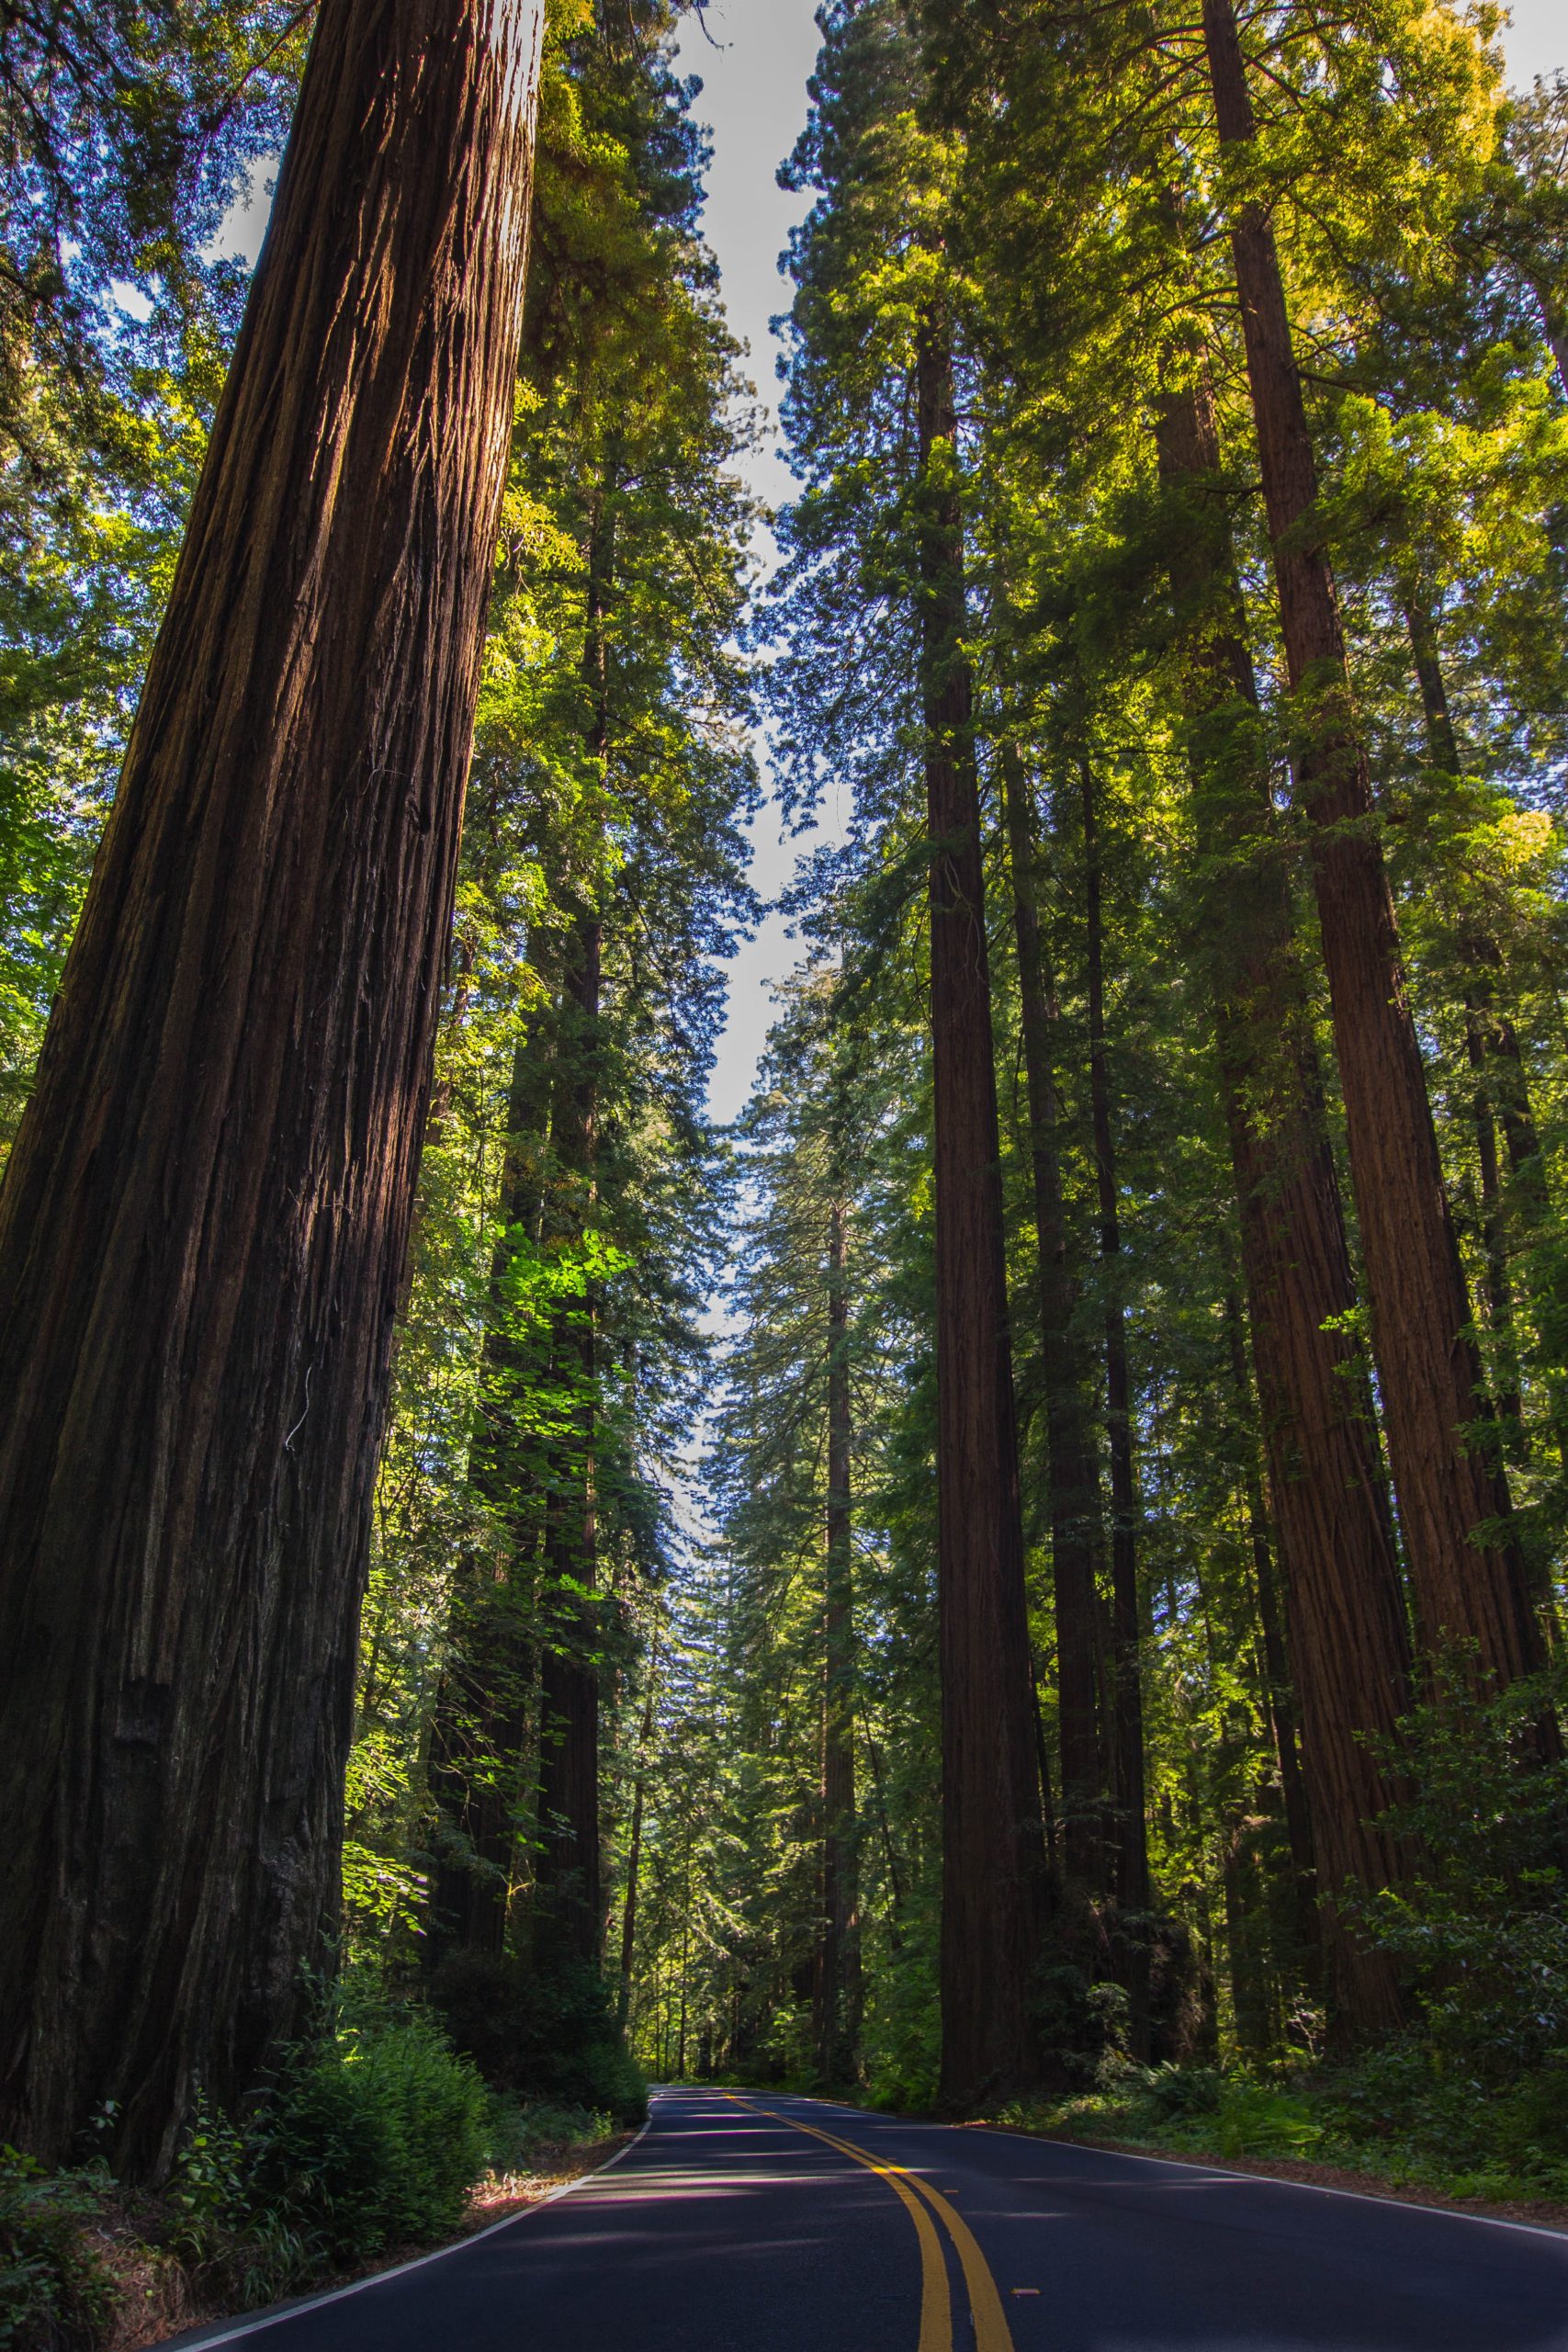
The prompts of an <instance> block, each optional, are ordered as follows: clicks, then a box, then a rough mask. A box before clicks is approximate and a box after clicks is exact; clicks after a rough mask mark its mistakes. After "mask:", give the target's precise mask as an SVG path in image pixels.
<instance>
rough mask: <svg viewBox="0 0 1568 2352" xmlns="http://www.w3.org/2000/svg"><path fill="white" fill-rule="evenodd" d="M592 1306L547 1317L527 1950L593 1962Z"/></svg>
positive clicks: (574, 1083)
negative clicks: (547, 1444)
mask: <svg viewBox="0 0 1568 2352" xmlns="http://www.w3.org/2000/svg"><path fill="white" fill-rule="evenodd" d="M603 955H604V926H603V924H602V922H601V921H600V919H599V916H598V914H597V912H596V911H588V912H584V913H583V914H582V915H581V917H580V919H579V922H578V923H577V926H576V933H575V936H574V940H573V949H572V956H571V960H570V967H569V973H568V982H567V987H568V997H569V1001H570V1023H569V1040H568V1044H567V1048H566V1054H565V1067H564V1069H563V1070H562V1073H561V1081H560V1085H559V1088H558V1094H557V1102H556V1115H555V1121H554V1126H553V1130H552V1138H553V1141H554V1145H555V1159H556V1164H557V1167H558V1170H561V1171H562V1172H563V1173H565V1174H567V1175H568V1176H570V1177H575V1178H576V1179H577V1181H578V1184H579V1187H580V1196H579V1200H578V1203H577V1204H576V1206H575V1207H574V1209H573V1212H572V1215H573V1221H574V1223H576V1222H577V1221H578V1220H579V1218H580V1217H581V1216H583V1215H586V1214H587V1213H588V1209H587V1204H589V1203H590V1202H591V1201H592V1193H593V1171H594V1165H595V1156H596V1150H597V1128H598V1099H599V1081H598V1061H599V1043H598V1030H599V1020H600V997H601V989H602V972H603ZM595 1321H596V1307H595V1302H594V1299H593V1296H592V1290H591V1289H590V1291H589V1292H588V1293H587V1294H585V1295H584V1296H583V1297H582V1298H581V1300H580V1301H578V1302H576V1303H575V1304H574V1305H573V1306H571V1307H570V1308H567V1309H565V1310H564V1311H563V1312H562V1314H561V1315H560V1317H558V1331H557V1346H556V1376H557V1378H558V1379H563V1378H564V1379H565V1380H566V1381H568V1382H570V1385H572V1386H573V1387H574V1388H575V1390H576V1395H577V1401H576V1404H575V1407H574V1408H573V1411H572V1413H571V1416H570V1421H571V1427H570V1433H569V1435H568V1437H567V1438H566V1440H565V1442H564V1444H563V1447H562V1451H561V1456H560V1459H559V1462H558V1465H557V1470H556V1474H555V1479H554V1484H555V1492H554V1494H553V1495H552V1496H551V1498H550V1501H549V1504H548V1507H547V1517H546V1538H545V1575H546V1592H545V1608H546V1611H547V1619H548V1621H549V1622H548V1623H547V1632H546V1635H545V1641H544V1646H543V1651H542V1655H541V1658H540V1666H539V1787H538V1824H537V1829H536V1859H535V1907H536V1920H535V1948H536V1951H537V1952H539V1953H540V1954H541V1955H542V1954H543V1952H544V1951H546V1950H548V1951H550V1952H552V1953H557V1954H561V1955H564V1956H568V1957H570V1958H574V1959H579V1960H588V1961H596V1960H597V1959H598V1958H599V1957H600V1954H601V1950H602V1946H603V1942H604V1918H603V1897H602V1868H601V1846H600V1825H599V1668H598V1663H597V1657H596V1652H597V1646H598V1612H597V1606H596V1603H595V1600H594V1592H595V1588H596V1586H597V1583H598V1574H599V1521H598V1498H597V1494H596V1490H595V1469H594V1446H595V1430H594V1422H595V1410H594V1383H595V1375H596V1370H597V1353H598V1351H597V1344H596V1336H595V1329H594V1327H595Z"/></svg>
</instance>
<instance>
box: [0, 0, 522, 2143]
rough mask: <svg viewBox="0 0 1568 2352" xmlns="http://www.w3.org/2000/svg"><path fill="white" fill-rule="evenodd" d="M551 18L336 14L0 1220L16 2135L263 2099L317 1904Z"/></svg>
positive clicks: (487, 563)
mask: <svg viewBox="0 0 1568 2352" xmlns="http://www.w3.org/2000/svg"><path fill="white" fill-rule="evenodd" d="M541 13H542V12H541V9H540V7H539V6H538V5H536V0H480V4H479V5H478V6H475V5H473V0H324V5H323V7H322V11H321V17H320V20H319V23H318V25H317V28H316V34H315V39H314V41H313V43H312V47H311V51H310V61H309V63H308V66H307V70H306V74H305V79H304V85H303V88H302V91H301V94H300V99H299V111H298V115H297V118H296V121H295V126H294V130H293V133H292V136H291V138H290V141H289V145H288V153H287V154H286V156H285V159H284V163H283V166H282V170H281V173H280V176H279V184H278V191H277V199H276V207H275V209H274V215H273V220H272V226H271V229H270V232H269V234H268V237H267V242H266V245H265V250H264V253H263V255H262V259H261V263H260V266H259V267H258V269H257V272H256V277H255V281H254V287H253V289H252V293H251V297H250V301H249V304H248V307H247V311H246V314H245V320H244V323H243V328H242V332H241V335H240V339H239V343H238V345H237V348H236V351H235V355H234V360H233V365H232V367H231V371H230V377H229V381H228V384H227V387H226V389H225V391H224V394H223V398H222V401H221V402H220V409H219V413H218V416H217V420H216V423H215V425H214V429H213V435H212V441H211V446H210V448H209V454H208V458H207V462H206V465H205V468H204V469H203V473H202V478H201V481H200V484H199V486H198V489H197V496H196V500H195V503H194V506H193V510H192V515H191V521H190V526H189V530H188V533H187V536H186V545H185V548H184V551H183V553H182V556H181V560H180V563H179V566H178V570H177V572H176V576H175V583H174V587H173V592H172V594H171V598H170V603H169V608H168V613H167V616H166V618H165V620H164V627H163V629H162V631H161V633H160V636H159V639H158V643H157V646H156V648H155V650H154V652H153V656H152V664H151V668H150V670H149V673H148V677H147V683H146V686H145V690H144V692H143V695H142V698H141V708H140V711H139V713H138V716H137V719H136V724H135V728H134V729H133V733H132V738H131V741H130V749H129V752H128V754H127V759H126V764H125V770H124V774H123V776H122V779H121V784H120V789H119V794H118V799H117V801H116V804H115V808H114V811H113V814H112V816H111V819H110V821H109V825H108V829H107V833H106V836H105V840H104V842H103V845H102V848H101V850H100V853H99V856H98V860H97V864H96V870H95V873H94V876H93V882H92V887H91V889H90V891H89V893H88V898H87V902H86V906H85V911H84V914H83V918H82V922H81V925H80V927H79V930H78V933H77V936H76V940H75V942H74V944H73V949H72V952H71V956H70V959H69V962H68V965H67V967H66V972H65V976H64V980H63V984H62V990H61V995H60V1000H59V1002H58V1004H57V1005H56V1008H55V1011H54V1014H53V1017H52V1019H51V1024H50V1029H49V1034H48V1037H47V1039H46V1043H45V1046H44V1051H43V1056H42V1059H41V1063H40V1066H39V1078H38V1085H37V1089H36V1091H35V1094H34V1097H33V1100H32V1102H31V1103H30V1104H29V1106H28V1112H27V1114H26V1117H25V1119H24V1122H23V1125H22V1128H21V1132H20V1134H19V1136H18V1138H17V1145H16V1148H15V1151H14V1153H13V1156H12V1159H11V1163H10V1167H9V1169H8V1170H7V1173H6V1184H5V1189H4V1193H3V1194H0V1333H3V1335H4V1336H3V1338H0V1395H3V1396H4V1397H5V1399H6V1405H5V1408H4V1410H5V1419H4V1422H3V1423H0V1522H3V1524H4V1526H5V1530H6V1537H5V1544H6V1549H5V1556H4V1572H3V1580H0V1754H3V1755H4V1758H5V1766H4V1774H5V1777H4V1782H3V1786H4V1792H5V1799H6V1817H7V1820H8V1822H9V1823H10V1825H11V1827H10V1832H9V1834H8V1836H7V1838H6V1847H5V1852H4V1857H3V1859H0V1921H3V1925H0V2136H4V2137H6V2138H11V2139H15V2140H17V2141H19V2142H20V2143H22V2144H23V2145H25V2146H27V2147H28V2148H30V2149H33V2150H35V2151H36V2152H37V2153H38V2154H40V2155H42V2156H45V2157H57V2156H59V2155H61V2154H63V2153H64V2152H65V2150H66V2149H67V2148H68V2146H69V2144H70V2143H71V2141H72V2139H73V2135H74V2133H75V2131H77V2130H78V2129H79V2127H80V2126H81V2125H82V2124H83V2123H84V2122H85V2120H86V2118H87V2116H88V2114H89V2112H90V2111H91V2110H92V2109H94V2108H96V2107H97V2106H98V2105H99V2103H100V2102H102V2101H104V2100H105V2099H107V2098H113V2099H115V2100H117V2101H118V2102H119V2120H118V2140H119V2149H118V2154H119V2156H120V2160H121V2161H122V2163H129V2164H131V2165H136V2166H139V2167H141V2168H147V2167H153V2168H155V2167H156V2166H157V2165H158V2164H159V2163H160V2162H161V2161H163V2160H164V2159H166V2157H167V2154H168V2153H169V2149H170V2146H171V2141H172V2135H173V2134H174V2132H175V2131H176V2129H177V2127H178V2123H179V2120H180V2117H181V2113H182V2110H183V2109H185V2108H186V2105H187V2103H188V2101H189V2099H190V2098H191V2097H192V2095H193V2093H194V2091H195V2089H196V2087H197V2084H198V2083H199V2084H200V2085H201V2086H203V2087H204V2088H205V2089H206V2090H207V2091H208V2092H209V2095H210V2096H212V2097H213V2098H216V2099H217V2100H218V2101H219V2102H220V2103H222V2102H226V2101H228V2100H231V2099H232V2098H234V2097H236V2096H237V2095H239V2094H240V2093H242V2092H243V2090H245V2089H246V2088H247V2087H248V2086H250V2085H251V2084H252V2083H253V2082H254V2080H255V2077H256V2075H257V2072H258V2070H259V2069H260V2068H261V2067H262V2066H263V2064H265V2059H266V2056H267V2053H268V2052H269V2051H270V2050H272V2049H273V2048H274V2047H275V2046H276V2042H277V2041H278V2040H279V2038H280V2037H282V2036H286V2035H288V2033H289V2032H291V2031H292V2030H294V2028H295V2027H296V2025H297V2024H298V2022H299V2014H300V2001H301V1974H300V1972H301V1964H302V1963H303V1962H320V1961H321V1959H322V1957H323V1956H324V1948H323V1945H322V1942H321V1933H322V1929H323V1927H324V1925H325V1924H326V1922H327V1921H328V1920H329V1918H330V1917H331V1916H332V1914H333V1903H334V1894H335V1883H336V1874H337V1873H336V1862H337V1847H338V1837H339V1821H340V1811H341V1804H342V1776H343V1766H344V1753H345V1747H346V1741H347V1737H348V1732H349V1725H350V1709H351V1702H352V1667H353V1658H354V1646H355V1615H356V1610H357V1605H358V1600H359V1596H360V1590H361V1586H362V1580H363V1570H364V1562H365V1556H366V1545H367V1529H368V1502H369V1495H370V1487H371V1480H372V1477H373V1475H374V1470H375V1464H376V1457H377V1452H378V1442H379V1437H380V1428H381V1419H382V1414H383V1409H384V1400H385V1397H386V1391H387V1379H388V1363H389V1344H390V1338H391V1325H392V1317H393V1312H394V1308H395V1305H396V1301H397V1296H398V1290H399V1283H400V1273H401V1268H402V1261H403V1256H404V1250H405V1245H406V1240H407V1234H408V1226H409V1217H410V1209H411V1203H412V1192H413V1183H414V1177H415V1172H416V1169H417V1165H418V1159H419V1151H420V1143H421V1137H422V1135H423V1125H424V1117H425V1110H426V1104H427V1101H428V1095H429V1087H430V1065H431V1048H432V1041H433V1033H434V1019H435V1011H436V1003H437V999H438V995H439V991H440V986H441V978H442V969H443V961H444V957H445V954H446V942H447V935H448V928H449V922H450V911H451V902H452V893H453V880H454V873H455V867H456V858H457V842H458V836H459V832H460V830H461V819H462V803H463V789H464V781H465V775H466V770H467V765H468V749H469V742H470V737H471V729H472V718H473V709H474V701H475V695H476V691H477V684H478V675H479V658H480V650H481V645H482V639H483V629H484V615H485V606H486V600H487V593H488V586H489V579H490V572H491V557H492V549H493V544H494V534H495V528H496V522H497V517H498V513H499V505H500V499H501V493H502V485H503V481H504V475H505V469H506V461H507V453H508V447H509V443H510V436H511V424H512V411H513V379H514V371H515V364H516V352H517V344H518V335H519V328H520V322H521V314H522V296H523V285H524V276H525V259H526V243H527V223H528V206H529V170H530V156H531V148H532V136H533V114H534V93H535V84H536V69H537V55H538V42H539V31H540V19H541Z"/></svg>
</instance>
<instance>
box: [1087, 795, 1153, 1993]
mask: <svg viewBox="0 0 1568 2352" xmlns="http://www.w3.org/2000/svg"><path fill="white" fill-rule="evenodd" d="M1078 775H1079V786H1080V792H1081V805H1082V811H1083V848H1084V913H1085V926H1086V963H1087V974H1086V977H1087V979H1088V984H1089V1115H1090V1119H1091V1121H1092V1125H1093V1135H1094V1172H1095V1187H1096V1195H1097V1199H1098V1202H1099V1207H1100V1260H1101V1263H1102V1266H1103V1268H1104V1271H1105V1273H1106V1275H1107V1277H1108V1288H1107V1293H1106V1301H1105V1403H1106V1412H1105V1424H1106V1436H1107V1440H1108V1450H1109V1452H1110V1456H1111V1691H1112V1707H1113V1723H1112V1741H1111V1758H1112V1764H1113V1768H1114V1777H1115V1791H1116V1900H1117V1903H1118V1905H1120V1907H1121V1908H1122V1910H1123V1911H1134V1912H1141V1911H1147V1909H1148V1908H1149V1902H1150V1890H1149V1840H1148V1825H1147V1821H1146V1819H1145V1808H1146V1803H1147V1792H1146V1789H1145V1769H1144V1686H1143V1667H1142V1633H1143V1612H1142V1611H1141V1610H1140V1608H1139V1606H1138V1492H1137V1482H1136V1477H1135V1475H1134V1466H1133V1390H1132V1381H1131V1378H1130V1376H1129V1373H1128V1367H1127V1317H1126V1310H1125V1308H1124V1307H1123V1306H1122V1295H1121V1290H1120V1287H1119V1284H1120V1280H1121V1274H1120V1260H1121V1252H1122V1217H1121V1210H1120V1207H1119V1205H1118V1200H1117V1186H1116V1139H1115V1134H1114V1131H1113V1129H1112V1125H1111V1075H1110V1069H1109V1067H1108V1063H1107V1059H1106V1029H1105V918H1104V904H1103V899H1104V892H1103V876H1102V873H1101V868H1100V820H1099V810H1098V809H1097V806H1096V796H1095V788H1094V771H1093V769H1092V767H1091V766H1090V764H1089V761H1088V760H1087V759H1085V760H1083V761H1082V762H1080V764H1079V772H1078ZM1131 1990H1132V1995H1133V2025H1134V2034H1135V2035H1139V2034H1142V2035H1144V2036H1145V2037H1146V2030H1147V2029H1146V2025H1145V2024H1144V2023H1143V2022H1142V2020H1143V2016H1144V2012H1145V2011H1146V2007H1147V1987H1146V1985H1145V1983H1144V1981H1143V1972H1142V1971H1141V1970H1136V1969H1135V1970H1134V1984H1133V1985H1132V1987H1131Z"/></svg>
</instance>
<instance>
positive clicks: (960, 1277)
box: [915, 319, 1044, 2105]
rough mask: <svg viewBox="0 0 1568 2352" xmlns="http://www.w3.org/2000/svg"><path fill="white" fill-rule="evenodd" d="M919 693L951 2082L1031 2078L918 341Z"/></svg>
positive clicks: (954, 2089) (987, 1196) (966, 920)
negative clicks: (925, 833)
mask: <svg viewBox="0 0 1568 2352" xmlns="http://www.w3.org/2000/svg"><path fill="white" fill-rule="evenodd" d="M915 377H916V380H915V411H916V423H917V430H918V434H919V463H920V475H919V482H918V484H917V486H916V492H915V497H916V526H917V533H918V539H919V592H918V601H919V665H920V700H921V712H922V718H923V720H924V729H925V746H924V748H925V772H926V800H927V812H926V813H927V826H928V830H929V833H930V842H931V1079H932V1092H933V1096H934V1103H935V1130H936V1136H935V1140H936V1160H935V1172H936V1377H937V1450H936V1462H937V1581H938V1600H939V1611H940V1621H941V1631H942V1962H941V1974H942V2096H943V2098H945V2099H947V2100H949V2101H952V2102H953V2103H954V2104H965V2105H966V2104H971V2103H973V2101H974V2100H976V2098H983V2097H985V2096H986V2095H987V2093H989V2092H991V2091H992V2090H994V2089H996V2088H998V2086H1007V2085H1013V2084H1021V2083H1027V2082H1029V2081H1030V2080H1032V2079H1033V2078H1034V2076H1035V2075H1037V2073H1038V2068H1039V2058H1038V2052H1037V2051H1036V2049H1035V2044H1034V2036H1033V2032H1032V2021H1031V2018H1030V2001H1031V1994H1032V1979H1033V1975H1034V1971H1035V1966H1036V1962H1037V1959H1038V1955H1039V1949H1040V1928H1041V1905H1042V1903H1043V1894H1044V1875H1043V1871H1044V1852H1043V1831H1042V1826H1041V1815H1040V1784H1039V1777H1038V1773H1037V1770H1036V1765H1035V1759H1034V1734H1033V1724H1032V1711H1031V1681H1030V1664H1029V1636H1028V1625H1027V1620H1026V1613H1025V1606H1024V1582H1023V1525H1022V1520H1021V1511H1020V1503H1019V1483H1018V1438H1017V1429H1016V1423H1015V1419H1014V1406H1013V1386H1012V1354H1011V1347H1010V1338H1009V1332H1008V1311H1007V1272H1006V1262H1005V1259H1004V1254H1003V1237H1002V1187H1001V1167H1000V1143H999V1138H998V1122H997V1080H996V1063H995V1058H994V1052H993V1045H992V1036H991V982H990V969H989V963H988V959H987V946H986V916H985V906H986V892H985V873H984V868H983V865H982V859H981V844H980V796H979V779H978V775H977V771H976V758H975V737H974V688H973V681H972V678H971V674H970V670H969V665H968V661H967V658H966V655H965V652H964V620H965V595H964V540H963V525H962V517H961V514H960V507H959V499H958V491H957V482H956V465H957V456H956V447H955V432H956V428H955V423H954V410H953V355H952V346H951V343H950V341H949V339H948V335H947V331H946V327H945V322H939V321H937V320H933V319H928V320H927V322H925V325H924V327H923V329H922V331H921V334H920V335H919V344H918V349H917V355H916V370H915Z"/></svg>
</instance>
